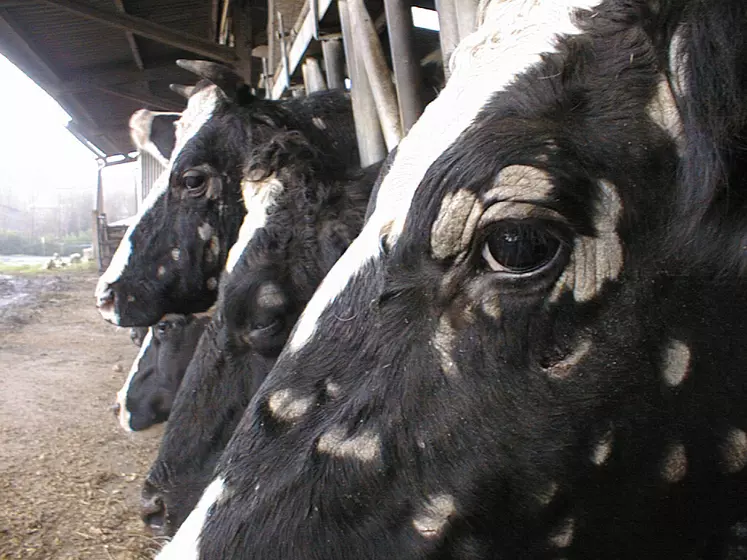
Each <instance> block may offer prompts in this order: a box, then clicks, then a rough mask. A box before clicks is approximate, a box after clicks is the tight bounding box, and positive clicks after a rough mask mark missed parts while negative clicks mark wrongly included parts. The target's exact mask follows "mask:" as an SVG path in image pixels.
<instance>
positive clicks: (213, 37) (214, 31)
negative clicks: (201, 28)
mask: <svg viewBox="0 0 747 560" xmlns="http://www.w3.org/2000/svg"><path fill="white" fill-rule="evenodd" d="M218 4H220V0H210V16H209V17H210V19H209V21H208V26H209V29H208V40H210V41H212V42H214V43H217V42H218Z"/></svg>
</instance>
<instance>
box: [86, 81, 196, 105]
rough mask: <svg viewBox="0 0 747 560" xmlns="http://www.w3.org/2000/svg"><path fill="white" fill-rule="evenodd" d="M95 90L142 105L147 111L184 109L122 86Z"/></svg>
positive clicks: (101, 87) (174, 103)
mask: <svg viewBox="0 0 747 560" xmlns="http://www.w3.org/2000/svg"><path fill="white" fill-rule="evenodd" d="M96 89H97V90H98V91H101V92H103V93H106V94H108V95H113V96H115V97H121V98H123V99H129V100H130V101H134V102H136V103H142V104H143V105H145V106H146V108H148V109H159V110H161V111H181V110H183V109H184V107H181V106H179V104H178V103H176V102H172V101H168V100H166V99H162V98H161V97H157V96H155V95H152V94H150V93H146V92H140V91H135V90H132V89H129V88H125V87H122V86H118V87H116V88H113V87H103V86H100V87H97V88H96Z"/></svg>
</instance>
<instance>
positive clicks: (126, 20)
mask: <svg viewBox="0 0 747 560" xmlns="http://www.w3.org/2000/svg"><path fill="white" fill-rule="evenodd" d="M37 1H39V2H42V3H44V4H48V5H50V6H55V7H57V8H60V9H62V10H67V11H68V12H72V13H74V14H77V15H79V16H81V17H83V18H86V19H90V20H93V21H98V22H100V23H103V24H104V25H109V26H111V27H116V28H117V29H122V30H124V31H131V32H132V33H135V34H136V35H140V36H142V37H146V38H148V39H152V40H153V41H158V42H159V43H163V44H165V45H171V46H172V47H176V48H179V49H182V50H185V51H187V52H191V53H195V54H199V55H200V56H205V57H208V58H212V59H215V60H218V61H221V62H226V63H228V64H232V63H234V62H236V60H237V59H238V57H237V56H236V53H235V52H234V50H233V49H231V48H228V47H224V46H221V45H216V44H215V43H212V42H210V41H208V40H207V39H203V38H202V37H195V36H194V35H191V34H189V33H183V32H181V31H176V30H174V29H170V28H168V27H165V26H163V25H159V24H156V23H152V22H150V21H148V20H147V19H144V18H140V17H136V16H131V15H129V14H118V13H116V12H110V11H108V10H100V9H99V8H95V7H93V6H91V5H89V4H86V3H84V2H79V1H78V0H37Z"/></svg>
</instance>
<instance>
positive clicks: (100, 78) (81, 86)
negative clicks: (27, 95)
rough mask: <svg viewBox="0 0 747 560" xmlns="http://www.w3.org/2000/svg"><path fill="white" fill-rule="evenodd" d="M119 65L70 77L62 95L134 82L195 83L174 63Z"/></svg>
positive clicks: (61, 87) (192, 78) (58, 88)
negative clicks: (149, 65) (142, 68)
mask: <svg viewBox="0 0 747 560" xmlns="http://www.w3.org/2000/svg"><path fill="white" fill-rule="evenodd" d="M127 66H128V67H125V66H122V65H117V66H110V67H104V68H99V69H95V70H94V69H89V70H85V71H82V72H80V73H79V74H75V75H72V76H68V77H67V78H68V79H66V80H65V81H64V82H62V83H61V84H60V85H59V86H58V87H57V91H58V92H60V93H80V92H86V91H90V90H92V89H96V88H97V87H110V86H115V85H119V84H129V83H133V82H151V81H155V80H159V81H166V82H179V81H180V80H187V81H194V77H193V76H190V75H189V73H188V72H186V71H185V70H182V69H181V68H179V67H178V66H177V65H176V64H174V63H173V61H170V62H169V63H168V64H165V65H162V66H156V67H153V68H146V69H144V70H135V69H133V68H131V67H129V64H128V65H127Z"/></svg>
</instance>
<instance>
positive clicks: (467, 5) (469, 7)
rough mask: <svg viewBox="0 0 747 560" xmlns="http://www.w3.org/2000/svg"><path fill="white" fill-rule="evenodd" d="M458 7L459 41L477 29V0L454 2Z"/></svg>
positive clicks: (456, 0) (458, 0)
mask: <svg viewBox="0 0 747 560" xmlns="http://www.w3.org/2000/svg"><path fill="white" fill-rule="evenodd" d="M454 2H455V5H456V16H457V27H458V29H459V40H460V41H461V40H462V39H464V38H465V37H466V36H467V35H470V34H471V33H472V32H473V31H475V29H477V4H478V3H477V2H476V1H475V0H454Z"/></svg>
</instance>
